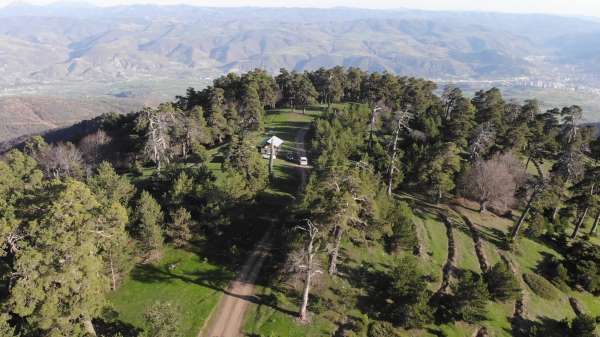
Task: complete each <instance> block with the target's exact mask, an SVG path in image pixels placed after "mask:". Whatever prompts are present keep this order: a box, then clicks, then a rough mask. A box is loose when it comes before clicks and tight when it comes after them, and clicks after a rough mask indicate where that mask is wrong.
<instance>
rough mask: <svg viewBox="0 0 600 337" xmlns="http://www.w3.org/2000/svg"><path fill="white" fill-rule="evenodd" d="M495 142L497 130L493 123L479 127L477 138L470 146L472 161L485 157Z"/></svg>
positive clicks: (476, 133) (476, 132) (476, 131)
mask: <svg viewBox="0 0 600 337" xmlns="http://www.w3.org/2000/svg"><path fill="white" fill-rule="evenodd" d="M495 140H496V130H495V128H494V125H493V124H492V123H491V122H486V123H484V124H481V125H480V126H478V127H477V129H476V130H475V136H474V137H473V139H472V140H471V143H470V144H469V157H471V160H477V159H479V158H481V157H482V156H483V155H485V153H486V152H487V151H488V150H489V148H490V147H491V146H492V145H493V144H494V141H495Z"/></svg>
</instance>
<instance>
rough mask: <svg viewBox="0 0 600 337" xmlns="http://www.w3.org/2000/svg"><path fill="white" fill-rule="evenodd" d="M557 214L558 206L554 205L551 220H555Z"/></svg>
mask: <svg viewBox="0 0 600 337" xmlns="http://www.w3.org/2000/svg"><path fill="white" fill-rule="evenodd" d="M557 215H558V206H556V207H554V211H552V222H555V221H556V216H557Z"/></svg>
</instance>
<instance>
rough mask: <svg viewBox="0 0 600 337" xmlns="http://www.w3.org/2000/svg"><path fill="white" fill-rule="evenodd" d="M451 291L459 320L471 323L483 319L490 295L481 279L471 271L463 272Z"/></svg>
mask: <svg viewBox="0 0 600 337" xmlns="http://www.w3.org/2000/svg"><path fill="white" fill-rule="evenodd" d="M452 290H453V291H452V292H453V293H454V301H453V305H454V310H455V312H456V315H457V316H458V317H459V318H461V319H462V320H464V321H467V322H471V323H472V322H476V321H479V320H481V319H482V318H483V317H485V313H486V306H487V302H488V299H489V297H490V294H489V292H488V290H487V287H486V284H485V282H484V281H483V278H481V277H480V276H479V275H477V274H475V273H474V272H472V271H465V272H464V274H463V275H461V277H460V278H459V280H458V281H457V283H456V284H455V285H453V287H452Z"/></svg>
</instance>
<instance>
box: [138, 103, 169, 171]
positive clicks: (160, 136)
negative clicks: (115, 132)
mask: <svg viewBox="0 0 600 337" xmlns="http://www.w3.org/2000/svg"><path fill="white" fill-rule="evenodd" d="M141 116H142V118H143V119H144V122H145V123H146V130H147V131H146V137H147V138H146V144H145V152H146V154H147V155H148V156H149V157H150V159H151V160H152V161H153V162H154V163H155V164H156V167H157V169H158V170H160V169H161V167H162V164H163V163H169V160H170V153H169V151H170V136H169V131H170V126H171V124H172V123H173V121H174V120H175V116H174V111H173V108H172V107H169V106H167V105H165V104H163V105H161V106H160V107H159V108H158V109H150V108H146V109H144V110H142V112H141Z"/></svg>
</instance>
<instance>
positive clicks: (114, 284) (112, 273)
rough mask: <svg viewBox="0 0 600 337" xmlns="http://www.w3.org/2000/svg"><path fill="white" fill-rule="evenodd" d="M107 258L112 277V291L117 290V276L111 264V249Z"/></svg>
mask: <svg viewBox="0 0 600 337" xmlns="http://www.w3.org/2000/svg"><path fill="white" fill-rule="evenodd" d="M108 259H109V260H110V276H111V279H112V291H115V290H117V277H116V275H115V268H114V266H113V258H112V249H111V250H110V251H109V253H108Z"/></svg>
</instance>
